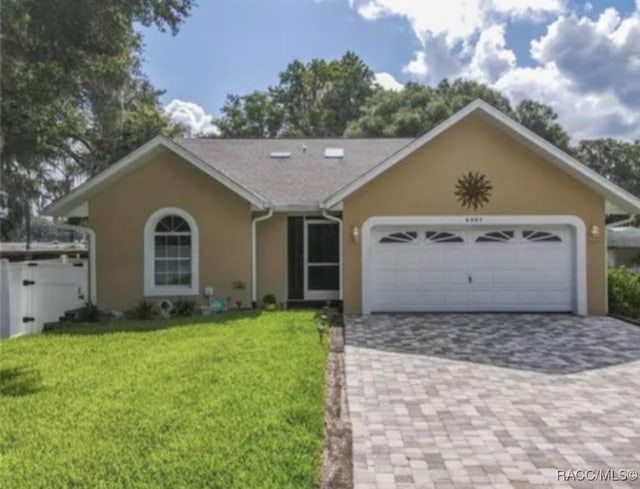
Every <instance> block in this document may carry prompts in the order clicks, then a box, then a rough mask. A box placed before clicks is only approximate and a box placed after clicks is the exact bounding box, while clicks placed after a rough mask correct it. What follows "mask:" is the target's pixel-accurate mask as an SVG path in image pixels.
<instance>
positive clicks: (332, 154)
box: [324, 148, 344, 158]
mask: <svg viewBox="0 0 640 489" xmlns="http://www.w3.org/2000/svg"><path fill="white" fill-rule="evenodd" d="M324 157H325V158H344V148H325V150H324Z"/></svg>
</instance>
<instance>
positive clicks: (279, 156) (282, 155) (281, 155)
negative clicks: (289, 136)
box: [271, 151, 291, 160]
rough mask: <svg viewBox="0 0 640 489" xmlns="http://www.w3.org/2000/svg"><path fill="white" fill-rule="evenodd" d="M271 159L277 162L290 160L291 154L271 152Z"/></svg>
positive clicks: (287, 152) (288, 152)
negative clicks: (277, 160)
mask: <svg viewBox="0 0 640 489" xmlns="http://www.w3.org/2000/svg"><path fill="white" fill-rule="evenodd" d="M271 157H272V158H276V159H279V160H283V159H286V158H290V157H291V152H290V151H273V152H272V153H271Z"/></svg>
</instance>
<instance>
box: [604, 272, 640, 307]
mask: <svg viewBox="0 0 640 489" xmlns="http://www.w3.org/2000/svg"><path fill="white" fill-rule="evenodd" d="M609 312H611V313H612V314H619V315H621V316H625V317H628V318H634V319H637V318H640V280H639V277H638V276H637V275H635V274H633V273H631V272H629V271H627V270H626V269H625V268H623V267H620V268H614V269H612V270H609Z"/></svg>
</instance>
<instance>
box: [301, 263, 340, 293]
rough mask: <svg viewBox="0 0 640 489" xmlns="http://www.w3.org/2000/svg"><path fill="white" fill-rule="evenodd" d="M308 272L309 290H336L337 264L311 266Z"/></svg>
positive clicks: (338, 276) (337, 285) (338, 281)
mask: <svg viewBox="0 0 640 489" xmlns="http://www.w3.org/2000/svg"><path fill="white" fill-rule="evenodd" d="M308 274H309V275H308V279H309V280H308V281H309V290H338V287H339V284H340V267H339V266H326V267H322V266H316V267H313V266H311V267H309V270H308Z"/></svg>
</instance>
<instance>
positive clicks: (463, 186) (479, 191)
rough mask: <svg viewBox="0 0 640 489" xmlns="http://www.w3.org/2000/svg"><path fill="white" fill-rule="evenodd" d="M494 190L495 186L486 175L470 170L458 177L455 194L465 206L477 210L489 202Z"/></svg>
mask: <svg viewBox="0 0 640 489" xmlns="http://www.w3.org/2000/svg"><path fill="white" fill-rule="evenodd" d="M492 190H493V186H492V185H491V182H490V181H489V180H487V177H486V176H484V175H482V174H481V173H479V172H475V173H474V172H471V171H470V172H469V173H467V174H466V175H462V176H461V177H460V178H458V183H456V191H455V194H454V195H455V196H456V198H457V199H458V202H460V204H461V205H462V206H463V207H466V208H467V209H471V208H473V210H477V209H478V208H480V207H482V206H484V205H485V204H487V203H488V202H489V197H491V191H492Z"/></svg>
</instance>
